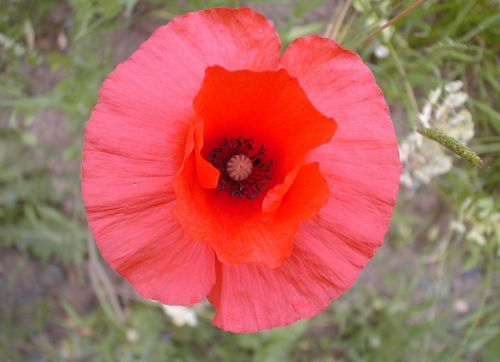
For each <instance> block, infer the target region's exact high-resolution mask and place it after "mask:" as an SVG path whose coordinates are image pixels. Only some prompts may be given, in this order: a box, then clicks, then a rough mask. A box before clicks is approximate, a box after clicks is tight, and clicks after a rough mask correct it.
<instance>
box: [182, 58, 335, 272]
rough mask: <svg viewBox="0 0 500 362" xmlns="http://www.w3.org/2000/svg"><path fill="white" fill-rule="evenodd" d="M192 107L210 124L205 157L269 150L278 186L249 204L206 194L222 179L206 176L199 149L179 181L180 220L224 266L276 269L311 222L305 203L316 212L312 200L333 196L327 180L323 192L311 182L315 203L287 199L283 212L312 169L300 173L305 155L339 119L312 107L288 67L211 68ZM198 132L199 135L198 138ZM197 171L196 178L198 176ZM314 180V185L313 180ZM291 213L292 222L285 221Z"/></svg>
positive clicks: (327, 136) (220, 194)
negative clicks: (239, 147) (248, 142)
mask: <svg viewBox="0 0 500 362" xmlns="http://www.w3.org/2000/svg"><path fill="white" fill-rule="evenodd" d="M194 107H195V110H196V111H197V114H198V116H199V117H200V118H201V119H202V120H203V121H204V125H203V137H204V139H203V148H204V150H203V152H202V153H204V154H205V155H207V154H210V153H211V151H212V150H213V149H217V147H218V145H220V143H221V141H223V140H224V139H230V138H239V137H243V138H251V139H252V140H257V141H258V143H257V144H258V145H263V146H264V147H265V153H266V156H267V155H271V157H272V158H273V160H276V162H275V163H274V164H273V166H272V167H273V172H274V175H273V179H274V180H272V182H274V185H275V187H274V188H272V189H271V190H269V191H268V192H267V195H266V194H265V193H261V194H260V197H257V198H254V199H251V200H248V199H245V198H240V197H237V196H236V197H235V196H230V195H229V193H227V192H221V191H217V190H215V189H211V190H207V189H206V187H205V185H210V182H208V181H211V180H213V179H216V177H207V174H209V172H207V170H206V169H204V170H202V169H201V167H200V165H201V162H199V156H198V154H199V152H198V151H197V150H196V147H194V150H195V161H196V162H195V163H196V167H191V166H193V165H188V164H185V165H184V167H183V170H181V172H180V173H179V177H178V178H176V180H175V181H174V187H175V190H176V196H177V202H176V203H177V207H176V209H175V215H176V217H177V219H178V221H179V223H180V224H181V225H182V226H183V227H184V229H185V230H186V231H187V232H188V233H189V234H190V235H191V237H192V238H193V239H196V240H203V241H205V242H207V243H208V244H209V245H210V246H212V248H214V250H215V252H216V253H217V256H218V258H219V260H221V261H223V262H225V263H229V264H239V263H261V264H265V265H267V266H268V267H276V266H277V265H279V264H280V263H281V262H282V260H283V259H284V258H285V257H287V256H288V255H290V252H291V250H292V246H293V240H292V238H293V235H294V234H295V232H296V231H297V229H298V226H299V225H300V224H301V223H302V222H303V221H304V220H305V219H306V218H307V216H304V215H306V214H308V213H307V212H306V213H305V214H304V213H303V212H302V210H303V207H304V205H314V206H312V209H314V210H315V212H316V211H317V210H318V207H316V203H315V201H314V200H316V199H322V200H323V199H324V198H323V196H324V195H325V194H326V195H328V188H327V187H326V183H324V184H325V187H324V188H323V187H319V188H314V186H312V183H311V184H308V185H306V187H309V189H310V190H311V194H312V195H311V196H312V197H311V200H304V201H305V202H303V203H298V202H291V201H290V200H289V201H288V202H287V205H289V206H288V210H286V211H281V210H280V209H286V207H285V206H284V205H281V203H282V200H283V199H284V198H286V197H287V191H289V189H290V187H293V184H294V182H296V177H297V174H298V173H300V172H302V173H304V172H306V171H304V170H302V169H303V168H304V167H306V166H303V162H304V159H305V156H306V154H307V153H308V152H310V151H311V150H312V149H313V148H315V147H318V146H319V145H321V144H323V143H325V142H328V141H329V140H330V139H331V138H332V136H333V134H334V132H335V122H334V121H333V120H332V119H330V118H327V117H325V116H324V115H322V114H321V113H320V112H318V111H317V110H316V109H315V108H314V107H313V106H312V104H311V102H310V101H309V100H308V99H307V97H306V95H305V93H304V91H303V90H302V89H301V88H300V86H299V84H298V82H297V80H296V79H295V78H292V77H290V76H289V75H288V73H287V72H286V71H284V70H280V71H275V72H272V71H269V72H253V71H248V70H240V71H234V72H231V71H228V70H226V69H224V68H222V67H209V68H207V71H206V77H205V79H204V82H203V85H202V87H201V89H200V92H199V93H198V95H197V96H196V97H195V100H194ZM198 128H199V129H201V127H198ZM198 133H199V132H196V130H195V136H196V134H198ZM195 141H196V140H195ZM194 143H195V144H196V143H200V141H198V142H194ZM192 150H193V147H191V148H190V149H188V151H189V152H191V151H192ZM197 156H198V157H197ZM205 157H207V156H205ZM207 158H208V157H207ZM187 161H188V160H187ZM195 169H196V171H197V172H198V178H196V177H194V174H193V173H194V171H195ZM301 170H302V171H301ZM305 170H309V168H307V167H306V168H305ZM200 171H201V172H200ZM317 172H318V173H319V171H317ZM200 174H201V176H202V177H200ZM319 177H320V178H321V175H319ZM196 180H198V182H197V181H196ZM311 180H315V178H314V177H312V175H311ZM321 180H323V179H322V178H321ZM311 182H312V181H311ZM320 184H321V181H320ZM294 195H295V196H297V195H298V193H295V194H294ZM297 198H300V197H298V196H297ZM288 199H290V197H288ZM292 199H293V198H292ZM324 201H325V202H326V199H325V200H324ZM292 205H293V207H292ZM278 214H279V215H278ZM285 214H286V215H287V216H288V217H283V216H280V215H285ZM299 216H300V217H299Z"/></svg>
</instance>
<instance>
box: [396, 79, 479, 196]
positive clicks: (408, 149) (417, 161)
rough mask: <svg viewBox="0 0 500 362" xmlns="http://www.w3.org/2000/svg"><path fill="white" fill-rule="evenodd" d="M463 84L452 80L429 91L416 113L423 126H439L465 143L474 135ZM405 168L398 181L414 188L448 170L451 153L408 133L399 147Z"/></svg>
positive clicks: (423, 138) (425, 139) (439, 128)
mask: <svg viewBox="0 0 500 362" xmlns="http://www.w3.org/2000/svg"><path fill="white" fill-rule="evenodd" d="M462 88H463V83H462V82H461V81H454V82H450V83H448V84H446V86H445V87H444V90H443V88H436V89H434V90H433V91H431V92H430V94H429V96H428V98H427V100H426V102H425V104H424V106H423V108H422V112H421V113H420V114H419V120H420V123H421V125H422V127H431V128H435V129H438V130H440V131H442V132H444V133H445V134H447V135H448V136H451V137H453V138H455V139H457V140H458V141H460V142H462V143H464V144H467V143H468V142H469V141H470V139H471V138H472V137H473V136H474V123H473V121H472V115H471V113H470V112H469V111H468V110H467V109H466V108H465V102H466V101H467V99H468V95H467V93H465V92H463V91H462ZM399 152H400V155H401V161H402V162H403V165H404V169H403V173H402V175H401V183H402V184H403V185H405V186H406V187H409V188H417V187H418V186H419V185H421V184H422V183H429V181H430V180H431V179H432V178H433V177H436V176H438V175H442V174H444V173H446V172H448V171H449V170H451V167H452V164H453V156H452V155H451V154H449V153H446V152H447V151H446V150H445V149H444V147H443V146H441V145H439V144H438V143H436V142H435V141H432V140H430V139H427V138H425V137H423V136H422V135H420V134H419V133H417V132H412V133H410V134H409V135H408V136H407V137H406V138H405V139H404V140H403V141H402V142H401V143H400V147H399Z"/></svg>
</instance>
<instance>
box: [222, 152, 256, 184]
mask: <svg viewBox="0 0 500 362" xmlns="http://www.w3.org/2000/svg"><path fill="white" fill-rule="evenodd" d="M226 170H227V174H228V175H229V177H231V179H233V180H234V181H243V180H246V179H247V178H248V177H249V176H250V175H251V174H252V160H251V159H250V158H249V157H248V156H246V155H242V154H238V155H234V156H233V157H231V159H230V160H229V161H228V162H227V165H226Z"/></svg>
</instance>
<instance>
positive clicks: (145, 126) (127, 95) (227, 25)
mask: <svg viewBox="0 0 500 362" xmlns="http://www.w3.org/2000/svg"><path fill="white" fill-rule="evenodd" d="M280 47H281V44H280V40H279V37H278V35H277V33H276V31H275V30H274V28H273V27H272V25H271V23H270V22H269V21H268V20H267V19H265V18H264V17H263V16H262V15H260V14H258V13H256V12H254V11H253V10H251V9H224V8H218V9H209V10H204V11H199V12H195V13H188V14H186V15H184V16H181V17H178V18H176V19H174V20H172V21H171V22H170V23H169V24H167V25H165V26H163V27H161V28H159V29H158V30H157V31H155V32H154V33H153V35H152V36H151V37H150V38H149V39H148V40H147V41H145V42H144V43H143V44H142V45H141V47H140V48H139V49H138V50H137V51H136V52H135V53H134V54H132V56H131V57H130V58H129V59H128V60H127V61H125V62H124V63H122V64H120V65H119V66H118V67H117V68H116V69H115V70H114V71H113V72H112V73H111V74H110V76H109V77H108V78H107V79H106V80H105V82H104V83H103V86H102V88H101V90H100V93H99V100H98V104H97V106H96V107H95V108H94V110H93V112H92V115H91V117H90V120H89V122H88V123H87V127H86V133H85V139H84V147H83V148H84V150H83V154H84V156H83V163H82V191H83V197H84V202H85V205H86V208H87V217H88V221H89V224H90V227H91V229H92V232H93V235H94V237H95V239H96V242H97V244H98V246H99V248H100V250H101V252H102V254H103V256H104V258H105V259H106V260H107V261H108V262H109V263H110V265H111V266H112V267H113V268H115V269H116V270H117V271H118V272H119V273H120V274H122V275H123V276H124V277H125V278H126V279H127V280H128V281H129V282H130V283H131V284H132V285H133V286H134V288H135V289H137V290H138V291H139V292H140V293H141V294H143V295H144V296H146V297H149V298H152V299H157V300H160V301H162V302H163V303H166V304H192V303H194V302H196V301H198V300H200V299H201V298H203V297H204V296H205V295H206V293H207V291H208V290H209V289H210V288H211V286H212V284H213V282H214V268H213V264H214V254H213V251H212V250H211V249H210V248H209V247H208V246H207V245H206V244H204V243H201V242H195V241H192V240H189V239H187V238H186V236H185V235H184V234H183V233H182V232H181V231H180V230H181V229H182V228H181V226H180V225H179V224H178V223H177V221H175V219H174V218H173V217H172V215H171V210H170V209H171V206H172V205H173V203H172V202H173V201H174V198H175V196H174V193H173V188H172V179H173V177H174V176H175V175H176V173H177V172H178V171H179V167H180V166H181V164H182V161H183V159H184V150H185V140H186V138H187V134H188V132H189V128H190V125H191V124H192V120H193V117H194V111H193V108H192V101H193V98H194V96H195V95H196V93H197V91H198V89H199V87H200V85H201V82H202V80H203V77H204V74H205V69H206V68H207V67H208V66H211V65H220V66H223V67H224V68H226V69H231V70H237V69H251V70H254V71H264V70H273V69H276V67H277V65H278V63H279V52H280ZM207 172H210V170H208V171H207ZM211 177H212V178H213V177H214V175H211ZM193 265H195V266H196V267H195V268H193Z"/></svg>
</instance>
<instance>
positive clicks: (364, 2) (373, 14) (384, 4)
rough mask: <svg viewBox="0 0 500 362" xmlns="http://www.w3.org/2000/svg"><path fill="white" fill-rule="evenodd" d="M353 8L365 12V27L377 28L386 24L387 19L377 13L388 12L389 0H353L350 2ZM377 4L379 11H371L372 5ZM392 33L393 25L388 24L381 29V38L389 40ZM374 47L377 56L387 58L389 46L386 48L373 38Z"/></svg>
mask: <svg viewBox="0 0 500 362" xmlns="http://www.w3.org/2000/svg"><path fill="white" fill-rule="evenodd" d="M352 5H353V7H354V9H356V11H357V12H359V13H366V14H367V18H366V22H365V25H366V27H367V29H377V28H380V27H382V26H383V25H384V24H386V23H387V22H388V21H389V20H388V19H387V18H385V17H381V16H379V15H378V14H390V6H391V2H390V0H380V1H377V2H373V1H370V0H354V1H353V3H352ZM374 6H377V8H378V9H379V11H373V7H374ZM393 34H394V27H393V26H388V27H387V28H385V29H384V30H382V39H384V40H385V41H389V40H390V39H391V38H392V35H393ZM374 43H375V48H374V49H373V53H374V54H375V56H376V57H377V58H387V57H388V56H389V48H387V47H386V46H385V45H384V44H382V42H381V41H380V40H378V39H376V40H374Z"/></svg>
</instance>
